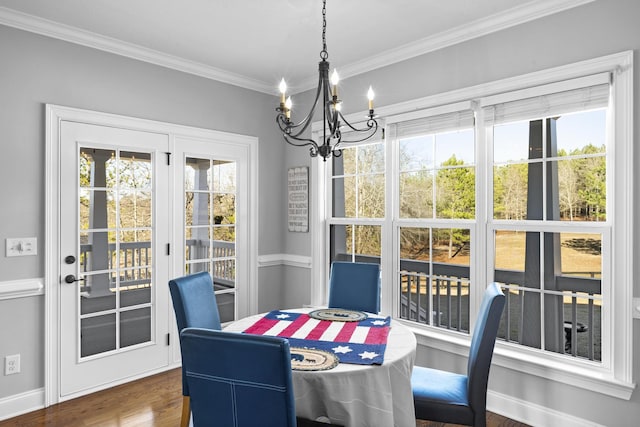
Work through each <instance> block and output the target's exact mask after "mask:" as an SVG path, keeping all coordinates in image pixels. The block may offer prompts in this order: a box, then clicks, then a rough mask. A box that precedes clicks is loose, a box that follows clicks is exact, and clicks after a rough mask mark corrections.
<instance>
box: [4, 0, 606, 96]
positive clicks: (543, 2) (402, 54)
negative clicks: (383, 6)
mask: <svg viewBox="0 0 640 427" xmlns="http://www.w3.org/2000/svg"><path fill="white" fill-rule="evenodd" d="M593 1H595V0H538V1H530V2H528V3H525V4H524V5H522V6H518V7H515V8H512V9H508V10H506V11H504V12H501V13H497V14H495V15H492V16H490V17H488V18H484V19H480V20H476V21H474V22H471V23H469V24H467V25H462V26H459V27H455V28H452V29H450V30H448V31H444V32H441V33H438V34H436V35H434V36H432V37H426V38H424V39H420V40H416V41H415V42H412V43H408V44H406V45H404V46H400V47H399V48H396V49H391V50H387V51H384V52H380V53H379V54H377V55H375V56H372V57H370V58H367V59H364V60H362V61H357V62H353V63H350V64H345V65H342V66H341V67H340V69H341V71H340V74H341V75H342V77H343V78H348V77H352V76H356V75H358V74H363V73H366V72H368V71H371V70H375V69H378V68H382V67H385V66H388V65H392V64H395V63H398V62H402V61H406V60H407V59H411V58H414V57H416V56H420V55H423V54H426V53H429V52H433V51H436V50H439V49H442V48H445V47H448V46H452V45H455V44H458V43H462V42H464V41H468V40H471V39H474V38H477V37H481V36H484V35H487V34H491V33H495V32H497V31H500V30H504V29H506V28H510V27H513V26H516V25H519V24H523V23H525V22H529V21H533V20H535V19H538V18H542V17H544V16H548V15H552V14H554V13H558V12H562V11H564V10H567V9H571V8H574V7H577V6H581V5H583V4H586V3H590V2H593ZM0 24H2V25H6V26H9V27H13V28H18V29H20V30H25V31H29V32H32V33H36V34H40V35H43V36H47V37H52V38H56V39H59V40H64V41H67V42H70V43H75V44H78V45H82V46H87V47H90V48H94V49H98V50H102V51H105V52H109V53H113V54H116V55H121V56H125V57H128V58H132V59H136V60H139V61H144V62H148V63H151V64H155V65H159V66H161V67H165V68H170V69H173V70H177V71H182V72H184V73H188V74H193V75H196V76H200V77H204V78H207V79H211V80H216V81H219V82H222V83H227V84H230V85H234V86H239V87H242V88H246V89H251V90H255V91H258V92H262V93H266V94H270V95H273V94H274V86H273V83H272V82H264V81H260V80H256V79H251V78H249V77H246V76H243V75H240V74H237V73H232V72H230V71H225V70H222V69H219V68H216V67H211V66H208V65H205V64H202V63H199V62H195V61H190V60H187V59H184V58H180V57H177V56H174V55H169V54H166V53H162V52H159V51H157V50H153V49H148V48H145V47H142V46H139V45H136V44H133V43H127V42H124V41H122V40H118V39H114V38H111V37H106V36H102V35H99V34H96V33H93V32H90V31H86V30H82V29H79V28H76V27H72V26H69V25H64V24H60V23H57V22H54V21H50V20H48V19H43V18H39V17H36V16H33V15H29V14H26V13H22V12H17V11H15V10H12V9H8V8H5V7H0ZM316 84H317V76H310V77H309V78H308V79H305V80H303V81H301V82H300V83H299V84H295V83H294V84H293V85H292V87H291V89H292V93H299V92H304V91H306V90H309V89H312V88H314V87H315V86H316Z"/></svg>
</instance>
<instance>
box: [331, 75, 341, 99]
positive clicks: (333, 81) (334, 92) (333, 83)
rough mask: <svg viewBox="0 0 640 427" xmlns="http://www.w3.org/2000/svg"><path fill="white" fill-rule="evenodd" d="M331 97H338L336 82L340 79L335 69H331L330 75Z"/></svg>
mask: <svg viewBox="0 0 640 427" xmlns="http://www.w3.org/2000/svg"><path fill="white" fill-rule="evenodd" d="M330 79H331V95H333V96H334V97H337V96H338V82H339V81H340V77H339V76H338V72H337V71H336V69H335V68H334V69H333V73H331V78H330Z"/></svg>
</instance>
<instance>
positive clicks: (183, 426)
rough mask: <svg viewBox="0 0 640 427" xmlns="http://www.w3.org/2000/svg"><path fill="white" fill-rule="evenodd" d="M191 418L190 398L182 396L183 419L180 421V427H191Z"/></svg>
mask: <svg viewBox="0 0 640 427" xmlns="http://www.w3.org/2000/svg"><path fill="white" fill-rule="evenodd" d="M190 418H191V400H190V399H189V396H182V418H181V419H180V427H189V421H190Z"/></svg>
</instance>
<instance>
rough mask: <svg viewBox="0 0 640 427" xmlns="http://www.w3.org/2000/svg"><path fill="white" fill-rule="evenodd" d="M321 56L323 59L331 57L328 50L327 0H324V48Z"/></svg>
mask: <svg viewBox="0 0 640 427" xmlns="http://www.w3.org/2000/svg"><path fill="white" fill-rule="evenodd" d="M320 58H321V59H322V60H323V61H326V59H327V58H329V52H327V0H322V50H321V51H320Z"/></svg>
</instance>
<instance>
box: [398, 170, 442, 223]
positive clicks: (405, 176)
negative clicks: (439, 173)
mask: <svg viewBox="0 0 640 427" xmlns="http://www.w3.org/2000/svg"><path fill="white" fill-rule="evenodd" d="M433 177H434V174H433V172H429V171H426V170H425V171H419V172H401V173H400V217H401V218H433Z"/></svg>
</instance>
